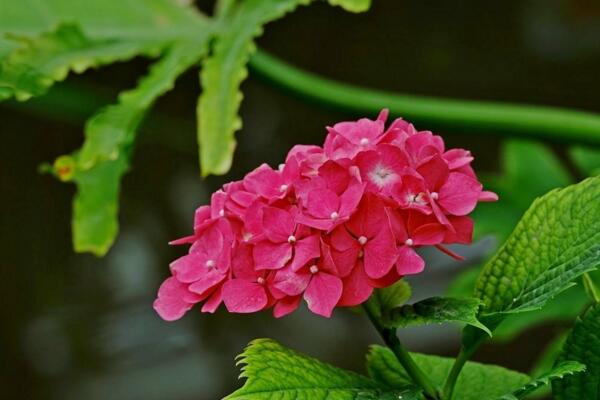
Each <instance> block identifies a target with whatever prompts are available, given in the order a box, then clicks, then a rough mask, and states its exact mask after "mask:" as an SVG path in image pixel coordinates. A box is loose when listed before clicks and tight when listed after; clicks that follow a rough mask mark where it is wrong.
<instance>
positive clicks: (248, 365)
mask: <svg viewBox="0 0 600 400" xmlns="http://www.w3.org/2000/svg"><path fill="white" fill-rule="evenodd" d="M238 363H239V364H245V365H244V367H243V368H242V374H241V377H242V378H246V382H245V383H244V386H243V387H242V388H240V389H238V390H236V391H235V392H234V393H232V394H230V395H229V396H227V397H226V398H225V400H234V399H237V400H327V399H336V400H387V399H390V400H391V399H393V398H395V399H397V398H398V396H399V395H403V394H406V395H407V398H411V396H412V398H417V397H416V396H417V392H415V391H414V390H413V389H411V388H408V387H406V386H405V387H402V388H398V390H391V389H389V388H387V387H386V386H384V385H381V384H378V383H377V382H375V381H374V380H372V379H369V378H367V377H365V376H362V375H358V374H356V373H354V372H350V371H345V370H342V369H339V368H336V367H334V366H332V365H329V364H325V363H323V362H321V361H319V360H316V359H314V358H312V357H308V356H305V355H303V354H300V353H297V352H295V351H294V350H290V349H287V348H285V347H283V346H282V345H280V344H279V343H277V342H275V341H273V340H269V339H258V340H254V341H253V342H252V343H250V345H249V346H248V348H246V351H244V353H243V354H242V355H241V356H240V357H239V361H238ZM394 395H395V396H396V397H394Z"/></svg>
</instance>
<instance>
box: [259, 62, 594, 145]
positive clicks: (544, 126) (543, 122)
mask: <svg viewBox="0 0 600 400" xmlns="http://www.w3.org/2000/svg"><path fill="white" fill-rule="evenodd" d="M250 67H251V68H252V70H253V71H254V72H256V73H258V74H260V75H262V76H264V77H265V78H267V79H268V80H270V81H272V82H274V83H275V84H278V85H279V86H281V87H283V88H285V89H287V90H289V91H290V92H292V93H295V94H297V95H300V96H302V97H305V98H308V99H311V100H315V101H318V102H320V103H322V104H324V105H329V106H333V107H335V108H339V109H343V110H347V111H351V112H355V113H357V114H361V115H364V114H376V113H377V112H379V110H381V109H382V108H389V109H390V111H391V112H392V114H394V115H401V116H402V117H405V118H407V119H409V120H412V121H415V122H417V123H423V125H424V126H425V125H426V126H428V127H433V128H442V129H445V130H452V131H456V132H476V133H479V134H496V135H501V136H521V137H527V138H537V139H543V140H547V141H553V142H568V143H581V144H589V145H596V146H600V115H599V114H594V113H590V112H583V111H575V110H568V109H564V108H557V107H543V106H533V105H518V104H508V103H496V102H483V101H468V100H455V99H443V98H435V97H426V96H414V95H406V94H399V93H392V92H386V91H381V90H374V89H368V88H363V87H359V86H352V85H348V84H343V83H340V82H336V81H333V80H329V79H325V78H322V77H319V76H317V75H314V74H311V73H308V72H306V71H302V70H300V69H298V68H296V67H294V66H292V65H289V64H287V63H285V62H283V61H281V60H279V59H277V58H275V57H273V56H272V55H270V54H268V53H266V52H264V51H258V52H256V54H254V56H253V57H252V58H251V60H250Z"/></svg>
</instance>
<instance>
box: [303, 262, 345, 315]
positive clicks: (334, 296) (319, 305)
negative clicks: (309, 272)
mask: <svg viewBox="0 0 600 400" xmlns="http://www.w3.org/2000/svg"><path fill="white" fill-rule="evenodd" d="M342 290H343V285H342V280H341V279H340V278H338V277H337V276H333V275H330V274H328V273H325V272H319V273H317V274H314V275H313V277H312V279H311V280H310V283H309V284H308V287H307V288H306V291H305V292H304V300H305V301H306V304H308V309H309V310H310V311H312V312H314V313H315V314H318V315H322V316H323V317H327V318H329V317H331V313H332V312H333V308H334V307H335V305H336V304H337V302H338V301H339V300H340V297H342Z"/></svg>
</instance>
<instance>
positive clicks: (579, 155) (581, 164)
mask: <svg viewBox="0 0 600 400" xmlns="http://www.w3.org/2000/svg"><path fill="white" fill-rule="evenodd" d="M569 155H570V156H571V159H572V160H573V162H574V163H575V165H576V166H577V167H578V168H579V170H580V171H581V172H583V173H584V174H586V175H588V176H594V175H600V150H598V149H590V148H587V147H581V146H575V147H572V148H570V149H569Z"/></svg>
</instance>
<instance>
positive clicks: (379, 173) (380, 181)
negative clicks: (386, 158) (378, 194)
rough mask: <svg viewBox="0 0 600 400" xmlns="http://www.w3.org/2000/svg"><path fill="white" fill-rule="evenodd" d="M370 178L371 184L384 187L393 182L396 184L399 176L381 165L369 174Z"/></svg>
mask: <svg viewBox="0 0 600 400" xmlns="http://www.w3.org/2000/svg"><path fill="white" fill-rule="evenodd" d="M369 178H371V182H373V183H374V184H375V185H377V186H379V187H380V188H381V187H384V186H385V185H388V184H390V183H392V182H395V181H396V180H397V178H398V175H397V174H396V173H395V172H394V171H393V170H391V169H389V168H387V167H385V166H383V165H381V164H379V165H377V166H376V167H375V168H373V170H372V171H371V173H370V174H369Z"/></svg>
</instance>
